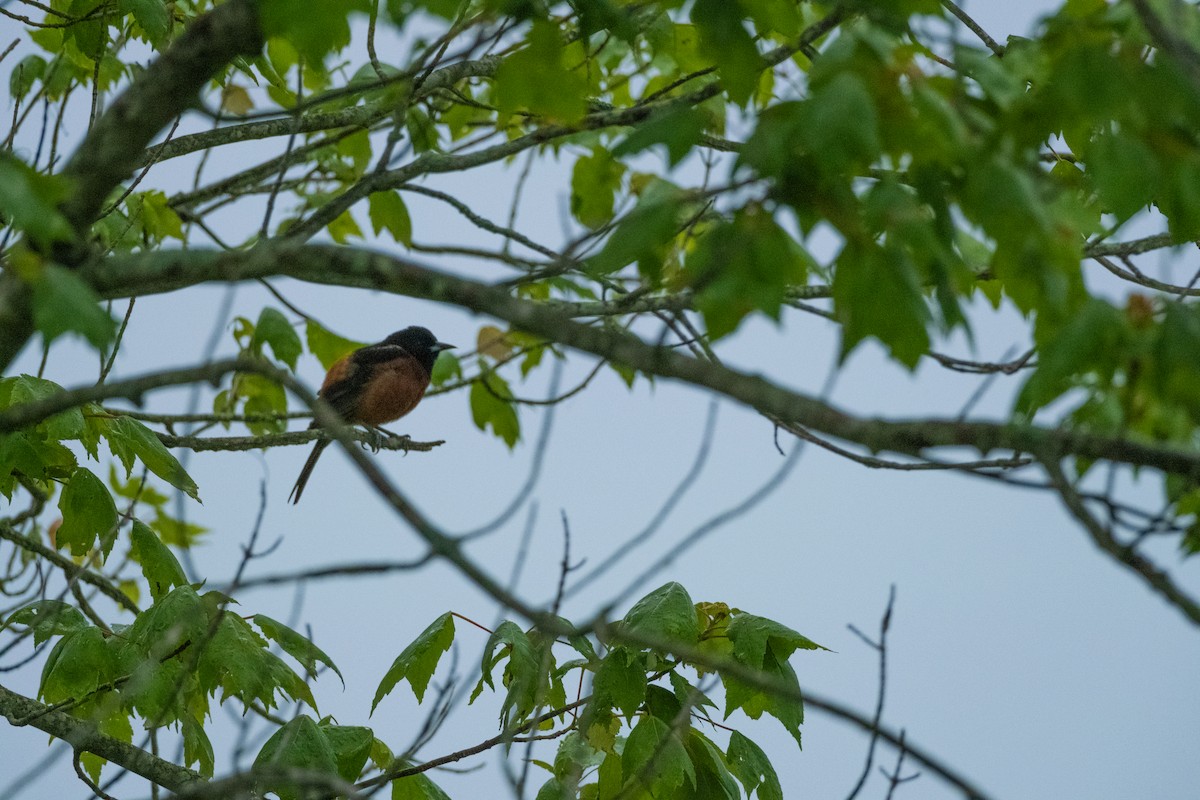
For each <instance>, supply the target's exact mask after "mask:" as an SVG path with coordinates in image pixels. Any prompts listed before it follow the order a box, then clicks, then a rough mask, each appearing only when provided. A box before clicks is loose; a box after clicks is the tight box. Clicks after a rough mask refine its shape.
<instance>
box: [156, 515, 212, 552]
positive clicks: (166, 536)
mask: <svg viewBox="0 0 1200 800" xmlns="http://www.w3.org/2000/svg"><path fill="white" fill-rule="evenodd" d="M150 528H151V530H153V531H154V532H155V533H157V534H158V535H159V538H161V539H162V540H163V544H169V545H172V546H174V547H182V548H185V549H186V548H189V547H192V546H193V545H195V544H196V542H197V541H198V540H199V539H200V537H201V536H203V535H204V534H206V533H208V528H206V527H204V526H203V525H197V524H196V523H194V522H185V521H184V520H180V519H175V518H174V517H172V516H170V515H169V514H166V513H165V512H163V511H162V510H161V509H160V510H159V511H158V513H157V514H155V516H154V519H153V520H151V521H150Z"/></svg>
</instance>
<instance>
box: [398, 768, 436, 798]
mask: <svg viewBox="0 0 1200 800" xmlns="http://www.w3.org/2000/svg"><path fill="white" fill-rule="evenodd" d="M392 800H450V796H449V795H447V794H446V793H445V792H443V791H442V790H441V789H440V788H439V787H438V785H437V784H436V783H434V782H433V781H431V780H429V778H427V777H426V776H425V773H423V772H418V773H417V774H416V775H409V776H408V777H407V778H397V779H396V780H394V781H392Z"/></svg>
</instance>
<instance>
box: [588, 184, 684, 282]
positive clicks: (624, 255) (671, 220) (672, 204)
mask: <svg viewBox="0 0 1200 800" xmlns="http://www.w3.org/2000/svg"><path fill="white" fill-rule="evenodd" d="M681 207H682V198H681V196H680V192H679V191H678V189H676V188H675V187H673V186H670V185H669V184H666V185H663V186H662V188H661V189H659V190H657V191H652V192H651V191H647V193H646V194H644V195H643V196H642V199H641V200H639V201H638V204H637V206H635V207H634V209H633V211H631V212H629V213H628V214H626V215H625V216H624V217H623V218H622V219H621V221H620V222H619V223H617V227H616V229H615V230H614V231H613V233H612V235H611V236H610V237H608V240H607V241H606V242H605V243H604V248H603V249H602V250H601V251H600V252H599V253H597V254H596V255H594V256H592V257H591V258H590V259H588V261H587V271H588V272H589V273H591V274H600V275H609V274H611V273H613V272H616V271H617V270H620V269H622V268H623V267H625V266H626V265H628V264H630V263H632V262H635V261H636V262H637V264H638V269H639V270H640V271H641V273H642V274H643V275H644V276H646V277H647V279H648V280H650V281H651V282H652V283H657V282H658V281H659V280H660V279H661V276H662V265H663V259H664V258H665V256H666V252H667V246H668V245H669V244H670V242H671V240H672V239H674V238H675V234H677V233H678V232H679V216H680V211H681Z"/></svg>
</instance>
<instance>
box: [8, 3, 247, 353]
mask: <svg viewBox="0 0 1200 800" xmlns="http://www.w3.org/2000/svg"><path fill="white" fill-rule="evenodd" d="M261 49H262V33H261V31H260V30H259V25H258V11H257V9H256V6H255V4H254V2H253V1H252V0H230V2H227V3H224V4H222V5H219V6H217V7H216V8H215V9H213V10H212V11H210V12H208V13H207V14H205V15H203V16H201V17H199V18H198V19H196V21H195V22H193V23H192V24H191V25H190V26H189V27H188V29H187V30H186V31H184V33H183V35H182V36H180V37H179V38H178V39H176V40H175V42H174V43H173V44H172V45H171V46H170V47H169V48H168V49H167V50H166V52H164V53H163V54H162V55H161V56H160V57H159V58H158V59H157V60H155V61H154V62H153V63H152V64H150V66H149V67H147V68H146V70H145V71H144V72H143V73H142V74H141V75H139V76H138V78H137V79H136V80H135V81H134V82H133V83H132V84H131V85H130V86H129V88H128V89H126V90H125V92H124V93H123V94H122V95H121V96H120V97H118V98H117V99H116V101H114V102H113V104H112V105H111V106H109V107H108V109H107V110H106V111H105V112H104V115H103V116H101V117H100V118H99V119H98V120H97V121H96V124H95V125H94V126H93V127H92V129H91V130H90V131H89V132H88V135H87V136H86V137H85V138H84V140H83V143H82V144H81V145H80V146H79V149H78V150H76V151H75V154H74V155H73V156H71V159H70V160H69V161H68V162H67V164H66V166H65V167H64V168H63V175H64V177H66V178H67V179H68V180H70V181H71V184H72V187H71V189H72V191H71V194H70V196H69V197H68V198H67V200H66V201H65V202H64V203H63V205H62V211H63V214H64V215H65V216H66V218H67V220H68V221H69V222H70V223H71V226H72V227H73V228H74V229H75V231H76V233H77V235H78V236H79V237H80V238H82V237H83V235H84V232H85V231H86V230H87V228H88V227H89V226H90V225H91V224H92V221H93V220H94V219H95V217H96V215H97V214H98V213H99V212H100V209H101V206H102V205H103V203H104V201H105V200H106V199H107V198H108V196H109V194H110V193H111V192H112V190H113V189H114V188H116V186H117V185H118V184H119V183H120V182H121V181H123V180H125V179H126V178H128V177H129V176H130V175H132V174H133V171H134V170H135V169H136V168H137V166H138V164H139V163H140V159H141V158H142V156H143V154H144V150H145V148H146V145H148V144H149V143H150V141H151V140H152V139H153V138H154V137H155V136H156V135H157V134H158V132H159V131H161V130H162V129H163V128H164V127H166V126H167V125H168V124H169V123H170V122H171V121H172V120H173V119H175V118H176V117H178V116H179V115H180V114H182V113H184V112H185V111H186V110H187V109H188V107H189V106H191V104H192V103H193V102H194V101H195V98H196V95H197V93H198V92H199V91H200V89H201V88H202V87H203V86H204V85H205V83H207V82H208V80H209V79H210V78H212V76H213V75H215V74H216V73H217V72H218V71H219V70H220V69H221V68H222V67H224V66H225V65H226V64H228V63H229V62H230V61H232V60H233V59H234V58H235V57H237V56H239V55H250V56H252V55H255V54H257V53H258V52H259V51H260V50H261ZM68 249H70V248H68ZM82 253H83V247H82V245H80V244H79V243H76V244H75V245H74V251H73V252H65V253H62V254H59V258H60V259H63V260H66V261H68V262H69V261H73V260H78V259H79V258H80V257H81V256H82ZM32 333H33V321H32V318H31V315H30V314H29V291H28V288H27V287H26V285H25V284H24V282H22V281H21V280H20V279H18V278H17V277H16V276H14V275H13V274H11V273H8V274H5V275H4V276H3V278H2V279H0V371H3V370H5V369H7V367H8V365H9V364H10V363H11V362H12V360H13V359H14V358H15V357H16V355H17V353H18V352H20V350H21V348H23V347H24V346H25V343H26V342H27V341H28V340H29V337H30V335H32Z"/></svg>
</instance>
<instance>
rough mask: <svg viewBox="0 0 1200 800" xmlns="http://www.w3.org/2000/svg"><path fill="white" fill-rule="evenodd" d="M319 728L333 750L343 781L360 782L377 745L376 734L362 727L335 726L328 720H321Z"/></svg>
mask: <svg viewBox="0 0 1200 800" xmlns="http://www.w3.org/2000/svg"><path fill="white" fill-rule="evenodd" d="M317 727H318V728H319V729H320V731H321V732H322V733H323V734H325V738H326V739H327V740H328V741H329V746H330V747H332V748H333V754H334V756H336V758H337V765H338V774H339V775H341V776H342V780H344V781H346V782H348V783H353V782H354V781H356V780H358V777H359V775H361V774H362V770H363V767H364V766H365V765H366V763H367V757H368V756H370V754H371V748H372V746H373V745H374V744H375V734H373V733H372V732H371V729H370V728H364V727H362V726H361V725H334V724H332V723H331V722H329V720H328V719H323V720H321V722H320V723H319V724H318V725H317Z"/></svg>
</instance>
